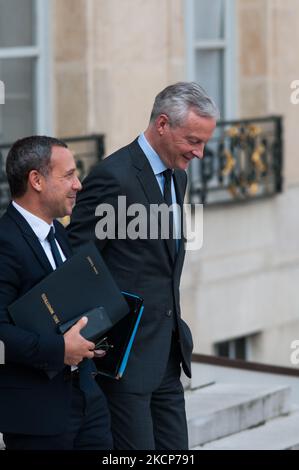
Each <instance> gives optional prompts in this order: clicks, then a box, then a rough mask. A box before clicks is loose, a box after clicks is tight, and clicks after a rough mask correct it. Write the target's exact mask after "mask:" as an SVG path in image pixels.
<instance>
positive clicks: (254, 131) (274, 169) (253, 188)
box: [189, 116, 283, 206]
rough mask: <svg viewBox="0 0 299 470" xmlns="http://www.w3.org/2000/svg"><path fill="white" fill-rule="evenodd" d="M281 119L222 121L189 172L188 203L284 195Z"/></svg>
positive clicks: (225, 201) (211, 202)
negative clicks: (282, 193)
mask: <svg viewBox="0 0 299 470" xmlns="http://www.w3.org/2000/svg"><path fill="white" fill-rule="evenodd" d="M282 165H283V148H282V117H280V116H270V117H265V118H256V119H254V118H253V119H243V120H234V121H219V122H218V123H217V127H216V129H215V133H214V136H213V138H212V139H211V140H210V141H209V142H208V144H207V145H206V147H205V151H204V158H203V159H202V160H201V161H199V160H198V159H194V160H193V161H192V162H191V165H190V168H189V201H190V202H191V203H202V204H205V205H208V206H209V205H212V204H221V203H228V202H241V201H249V200H252V199H257V198H261V197H267V196H272V195H275V194H277V193H279V192H281V191H282V188H283V177H282Z"/></svg>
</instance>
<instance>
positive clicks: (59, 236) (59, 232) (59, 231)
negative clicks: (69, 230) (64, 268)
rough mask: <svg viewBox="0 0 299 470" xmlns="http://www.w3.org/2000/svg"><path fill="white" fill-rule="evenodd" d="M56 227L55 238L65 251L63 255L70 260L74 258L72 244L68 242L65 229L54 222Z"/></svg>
mask: <svg viewBox="0 0 299 470" xmlns="http://www.w3.org/2000/svg"><path fill="white" fill-rule="evenodd" d="M54 227H55V238H56V240H57V241H58V243H59V246H60V248H61V249H62V251H63V254H64V256H65V257H66V258H70V257H71V256H72V250H71V247H70V244H69V242H68V240H67V237H66V235H65V233H63V232H64V230H65V229H64V228H62V227H61V224H60V223H59V222H57V221H56V220H54Z"/></svg>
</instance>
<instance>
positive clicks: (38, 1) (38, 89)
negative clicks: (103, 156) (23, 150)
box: [0, 0, 53, 135]
mask: <svg viewBox="0 0 299 470" xmlns="http://www.w3.org/2000/svg"><path fill="white" fill-rule="evenodd" d="M50 18H51V2H50V1H49V0H34V21H35V25H34V27H35V31H36V45H34V46H19V47H4V48H1V47H0V60H2V59H26V58H30V59H33V60H35V64H34V88H33V103H32V104H33V115H34V129H33V133H36V134H50V135H52V133H53V86H52V78H51V77H52V73H51V70H52V60H51V57H52V54H51V33H50V20H49V19H50Z"/></svg>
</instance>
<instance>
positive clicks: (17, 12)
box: [0, 0, 51, 143]
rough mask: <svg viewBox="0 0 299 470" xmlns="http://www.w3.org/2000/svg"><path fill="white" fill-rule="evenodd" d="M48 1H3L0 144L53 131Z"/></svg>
mask: <svg viewBox="0 0 299 470" xmlns="http://www.w3.org/2000/svg"><path fill="white" fill-rule="evenodd" d="M48 7H49V2H48V0H9V1H8V0H0V80H2V81H3V82H4V84H5V104H4V105H1V106H0V142H2V143H4V142H12V141H14V140H16V139H17V138H19V137H22V136H25V135H30V134H32V133H45V132H50V130H51V122H50V118H51V113H49V107H48V106H47V101H48V100H50V98H49V92H50V86H49V71H48V52H47V51H48V45H49V39H48V18H49V12H48Z"/></svg>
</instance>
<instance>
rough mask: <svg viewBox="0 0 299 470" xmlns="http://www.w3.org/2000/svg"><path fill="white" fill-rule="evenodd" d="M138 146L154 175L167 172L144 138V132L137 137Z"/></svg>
mask: <svg viewBox="0 0 299 470" xmlns="http://www.w3.org/2000/svg"><path fill="white" fill-rule="evenodd" d="M138 144H139V145H140V147H141V149H142V150H143V152H144V154H145V156H146V158H147V159H148V161H149V163H150V165H151V167H152V170H153V172H154V174H155V175H158V174H160V173H162V172H163V171H165V170H167V166H166V165H165V164H164V162H163V161H162V160H161V158H160V157H159V155H158V154H157V152H156V151H155V150H154V149H153V147H152V146H151V144H150V143H149V141H148V140H147V138H146V137H145V135H144V132H143V133H142V134H140V136H139V137H138Z"/></svg>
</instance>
